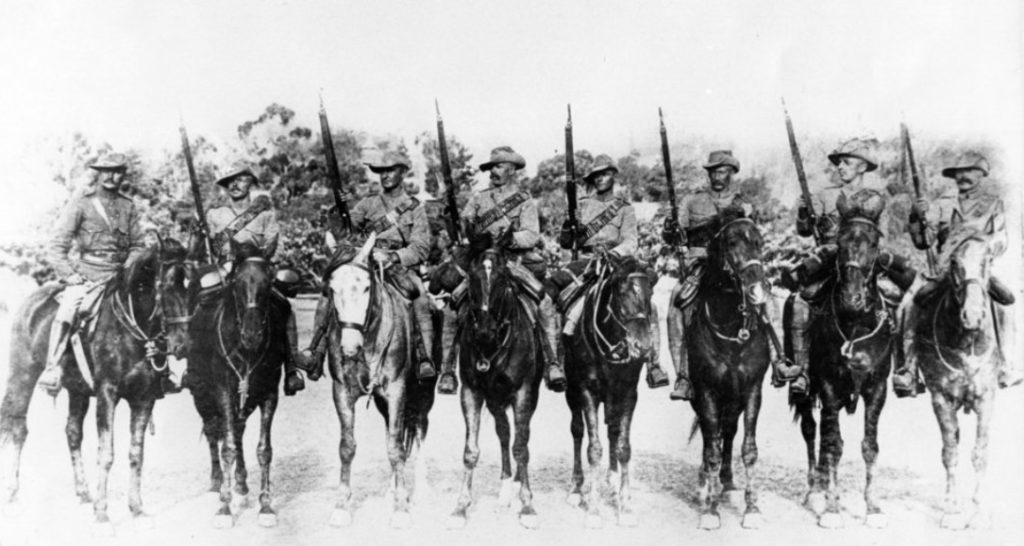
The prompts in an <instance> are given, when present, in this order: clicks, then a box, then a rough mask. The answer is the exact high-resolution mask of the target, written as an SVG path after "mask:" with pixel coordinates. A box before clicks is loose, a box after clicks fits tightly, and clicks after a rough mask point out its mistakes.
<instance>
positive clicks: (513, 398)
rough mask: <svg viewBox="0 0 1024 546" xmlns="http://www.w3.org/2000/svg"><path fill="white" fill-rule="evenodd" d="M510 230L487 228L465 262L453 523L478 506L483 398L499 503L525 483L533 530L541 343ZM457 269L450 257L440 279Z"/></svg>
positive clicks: (524, 518) (522, 493) (523, 495)
mask: <svg viewBox="0 0 1024 546" xmlns="http://www.w3.org/2000/svg"><path fill="white" fill-rule="evenodd" d="M511 238H512V232H511V230H506V231H505V233H504V234H502V235H501V236H499V237H498V239H497V241H495V240H493V238H492V236H491V235H490V234H488V233H483V234H479V235H475V236H474V237H473V239H472V240H471V241H470V244H469V246H468V247H467V248H466V249H464V254H463V256H462V257H461V258H460V259H459V262H460V263H461V267H462V269H464V270H465V271H466V277H467V278H466V281H465V282H466V285H465V286H466V292H465V295H464V297H463V301H462V302H461V303H460V304H459V308H458V319H459V326H458V330H457V332H456V343H457V344H458V351H459V377H460V378H461V379H462V389H461V391H460V397H461V402H462V414H463V416H464V417H465V420H466V443H465V449H464V452H463V456H462V462H463V465H464V466H465V471H464V474H463V478H462V487H461V489H460V492H459V499H458V502H457V504H456V506H455V511H454V512H452V514H451V516H450V517H449V520H448V526H449V527H450V528H462V527H464V526H465V525H466V517H467V510H468V509H469V506H470V505H471V504H472V503H473V491H472V485H473V469H474V468H476V464H477V462H478V461H479V460H480V446H479V436H480V417H481V409H482V407H483V405H484V403H486V404H487V409H488V411H490V412H491V415H493V416H494V427H495V429H496V431H497V434H498V441H499V442H500V443H501V479H502V484H501V493H500V495H499V497H498V502H499V503H500V504H502V505H508V504H509V503H511V500H512V494H513V484H518V486H519V499H520V501H522V508H521V510H520V512H519V522H520V524H522V525H523V526H525V527H528V528H534V527H536V526H537V524H538V523H539V521H538V518H537V512H536V511H535V510H534V509H533V492H532V491H531V490H530V479H529V473H528V472H527V464H528V462H529V460H530V452H529V447H528V445H529V441H530V419H531V418H532V417H533V412H534V410H536V409H537V398H538V387H539V385H540V380H541V367H540V365H539V362H540V359H539V356H538V353H537V352H538V351H539V350H540V345H539V340H538V339H537V338H536V336H535V334H534V330H535V329H534V327H533V324H534V321H535V320H536V319H537V317H536V315H537V308H536V305H534V304H533V303H532V302H529V301H527V300H525V299H524V298H527V297H529V296H526V294H525V293H524V291H523V289H522V288H521V287H520V286H519V281H517V280H516V279H515V277H514V276H513V274H512V272H511V271H510V270H509V268H510V267H514V266H512V265H511V264H510V263H509V262H510V260H511V257H510V256H508V255H507V253H506V249H507V248H508V247H509V245H510V243H511ZM459 267H460V266H456V265H455V264H454V263H453V262H449V263H448V264H445V265H444V266H442V267H440V268H438V270H437V272H436V273H435V279H439V280H440V279H445V278H448V279H449V280H454V279H458V278H460V277H461V276H460V275H458V274H454V272H455V270H456V269H459ZM454 284H457V281H454V282H443V281H442V282H437V281H434V282H432V283H431V289H432V290H435V289H444V290H449V291H451V290H453V289H454V288H455V286H453V285H454ZM509 406H511V407H512V410H513V415H514V420H515V427H516V436H515V445H514V446H513V447H512V452H511V454H512V456H513V457H515V460H516V474H515V478H514V479H513V477H512V463H511V459H510V457H509V440H510V432H511V431H510V429H509V421H508V415H507V414H506V411H507V409H508V407H509Z"/></svg>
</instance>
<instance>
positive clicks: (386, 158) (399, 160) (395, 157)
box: [363, 150, 412, 173]
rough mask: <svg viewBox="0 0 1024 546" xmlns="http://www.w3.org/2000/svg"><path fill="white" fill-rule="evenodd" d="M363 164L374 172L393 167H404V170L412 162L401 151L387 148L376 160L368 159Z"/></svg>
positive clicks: (409, 167) (409, 166) (407, 168)
mask: <svg viewBox="0 0 1024 546" xmlns="http://www.w3.org/2000/svg"><path fill="white" fill-rule="evenodd" d="M363 164H364V165H366V166H367V167H369V168H370V170H371V171H373V172H375V173H382V172H384V171H389V170H391V169H394V168H395V167H405V170H407V171H408V170H409V169H411V168H412V163H410V162H409V158H408V157H406V156H405V154H403V153H402V152H398V151H395V150H388V151H386V152H384V153H382V154H381V155H380V157H379V158H377V160H376V161H369V162H366V163H363Z"/></svg>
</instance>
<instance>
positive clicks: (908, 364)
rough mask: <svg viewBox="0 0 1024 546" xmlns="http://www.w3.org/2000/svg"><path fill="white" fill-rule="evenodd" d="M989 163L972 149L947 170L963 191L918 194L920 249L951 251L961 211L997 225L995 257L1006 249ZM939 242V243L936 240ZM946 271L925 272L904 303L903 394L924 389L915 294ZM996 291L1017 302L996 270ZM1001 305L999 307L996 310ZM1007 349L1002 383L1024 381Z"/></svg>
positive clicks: (975, 222) (915, 219)
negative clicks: (916, 347) (933, 196)
mask: <svg viewBox="0 0 1024 546" xmlns="http://www.w3.org/2000/svg"><path fill="white" fill-rule="evenodd" d="M989 170H990V167H989V162H988V159H986V158H985V156H983V155H981V154H980V153H977V152H974V151H967V152H964V153H963V154H961V155H960V157H958V158H957V160H956V163H954V164H953V165H952V166H950V167H946V168H945V169H943V170H942V176H944V177H946V178H950V179H952V180H954V181H956V188H957V193H956V194H955V195H949V194H946V195H943V196H942V197H940V198H939V199H938V201H937V203H936V206H935V207H932V206H930V205H929V203H928V201H927V200H926V199H924V198H922V199H918V200H917V201H916V202H915V203H914V205H913V206H912V207H911V209H910V219H909V223H910V226H909V227H910V237H911V240H913V242H914V246H915V247H917V248H918V249H920V250H928V249H930V248H932V245H933V244H934V247H935V249H936V250H937V254H938V255H939V256H945V255H946V253H945V252H944V251H946V250H948V249H946V248H944V247H945V243H946V240H947V238H948V237H949V235H950V225H951V223H952V219H953V216H954V215H959V217H960V219H961V220H962V221H963V224H964V225H966V226H969V227H976V228H978V229H979V230H982V229H984V228H985V226H987V225H988V224H991V226H992V228H993V232H992V234H991V235H990V237H991V239H990V243H989V245H990V249H991V252H992V255H993V256H996V257H998V256H1001V255H1002V254H1003V253H1004V252H1005V251H1006V246H1007V233H1006V215H1005V210H1004V206H1003V200H1002V199H1001V198H1000V197H999V195H998V193H997V191H996V189H995V188H992V187H991V186H990V185H989V184H987V183H986V182H985V180H986V178H987V177H988V174H989ZM933 241H934V243H933ZM946 267H948V265H947V264H942V263H940V264H939V269H940V270H944V269H945V268H946ZM940 278H941V274H938V275H934V276H928V277H924V276H919V277H918V278H917V279H915V281H914V284H913V285H911V287H910V289H909V290H907V293H906V295H905V296H904V298H903V301H902V302H901V304H900V315H899V316H900V320H901V324H902V325H903V352H904V355H905V358H904V361H903V365H902V366H900V367H898V368H897V369H896V370H895V371H894V372H893V377H892V385H893V391H894V392H895V393H896V395H897V396H900V397H903V396H916V395H917V394H918V393H919V392H922V391H923V385H922V384H921V381H920V379H919V377H918V362H917V356H916V352H915V351H912V350H911V347H912V345H913V342H914V336H915V335H916V332H915V326H916V324H917V322H918V320H917V313H918V306H917V305H916V304H915V302H914V298H915V297H918V295H919V294H922V293H929V292H931V291H934V290H935V289H936V288H937V283H938V279H940ZM988 289H989V291H990V293H992V294H993V296H994V297H993V304H996V303H997V302H996V300H1001V301H1002V302H1004V303H1005V302H1007V301H1012V296H1009V294H1011V292H1010V290H1009V289H1008V288H1007V287H1006V286H1005V285H1004V284H1003V283H1002V282H1001V281H999V280H998V279H997V278H996V277H995V276H994V275H993V276H992V277H991V282H990V286H989V287H988ZM996 311H997V310H996V309H993V310H992V312H993V313H995V312H996ZM998 330H999V332H998V333H999V334H1000V335H999V336H998V337H997V339H999V340H1005V339H1006V333H1005V324H1004V323H998ZM1000 350H1001V351H1003V352H1004V354H1003V355H1002V356H1003V357H1002V358H1000V359H999V386H1000V387H1003V388H1005V387H1011V386H1014V385H1017V384H1019V383H1021V382H1022V381H1024V374H1022V372H1021V370H1020V368H1019V366H1018V365H1016V364H1015V363H1014V362H1012V361H1011V360H1010V359H1008V358H1006V356H1005V349H1004V348H1003V347H1002V346H1000Z"/></svg>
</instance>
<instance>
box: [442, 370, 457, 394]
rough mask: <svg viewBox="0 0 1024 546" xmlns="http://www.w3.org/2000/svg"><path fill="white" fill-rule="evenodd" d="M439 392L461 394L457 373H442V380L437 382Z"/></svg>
mask: <svg viewBox="0 0 1024 546" xmlns="http://www.w3.org/2000/svg"><path fill="white" fill-rule="evenodd" d="M437 392H439V393H441V394H456V393H457V392H459V380H458V379H457V378H456V377H455V372H441V378H440V379H438V380H437Z"/></svg>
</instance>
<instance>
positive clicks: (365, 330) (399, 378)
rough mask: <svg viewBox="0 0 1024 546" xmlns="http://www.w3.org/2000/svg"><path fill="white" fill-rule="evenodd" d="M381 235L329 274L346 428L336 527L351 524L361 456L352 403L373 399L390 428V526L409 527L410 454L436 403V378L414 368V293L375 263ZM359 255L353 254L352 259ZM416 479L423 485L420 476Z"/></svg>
mask: <svg viewBox="0 0 1024 546" xmlns="http://www.w3.org/2000/svg"><path fill="white" fill-rule="evenodd" d="M375 242H376V235H375V234H371V235H370V237H369V238H368V239H367V240H366V241H365V242H364V243H363V245H362V247H361V248H359V249H358V251H356V250H355V249H354V248H351V249H342V250H341V251H340V252H339V255H345V254H347V256H351V259H348V260H345V263H342V264H341V265H339V266H337V267H336V268H333V270H332V271H330V272H329V273H328V285H329V286H330V292H331V299H332V301H333V304H334V311H335V312H334V313H331V318H330V320H331V328H330V330H329V332H330V344H329V350H328V353H327V354H328V362H329V363H330V370H331V377H333V378H334V406H335V409H336V410H337V412H338V420H339V422H340V423H341V442H340V445H339V447H338V453H339V457H340V459H341V486H340V487H339V492H338V500H337V503H336V504H335V507H334V512H333V513H332V515H331V525H334V526H347V525H349V524H351V522H352V508H353V507H352V486H351V483H350V482H351V478H352V460H353V459H354V458H355V454H356V439H355V404H356V401H358V400H359V398H360V397H362V396H364V395H365V396H370V397H372V398H373V401H374V403H375V405H376V406H377V410H378V411H379V412H380V414H381V415H382V416H383V417H384V420H385V422H386V425H387V451H388V459H389V461H390V462H391V472H392V477H391V480H392V485H393V487H394V489H393V493H394V505H393V508H394V512H393V514H392V516H391V526H392V527H395V528H405V527H408V526H409V525H410V523H411V521H412V520H411V518H410V516H409V497H410V496H409V490H408V488H407V487H406V483H405V463H406V460H407V458H408V456H409V453H410V451H411V450H414V449H416V450H417V451H418V448H419V446H420V445H421V444H422V442H423V441H424V439H425V438H426V434H427V425H428V422H427V416H428V413H429V411H430V408H431V407H432V406H433V403H434V384H435V383H436V379H430V380H426V381H419V380H417V378H416V370H415V367H414V366H413V365H412V364H413V362H414V359H413V356H414V355H413V348H414V344H413V342H412V339H413V338H412V334H413V332H412V328H413V317H412V309H411V307H410V303H409V302H410V301H411V300H412V299H414V298H415V295H414V294H410V293H406V292H403V291H402V290H401V289H400V288H399V287H398V286H396V282H395V281H392V280H389V275H390V274H391V273H390V272H389V271H387V270H383V269H382V268H381V266H380V265H379V264H378V263H377V262H376V261H375V260H374V259H373V254H372V250H373V247H374V243H375ZM353 254H354V256H353ZM417 470H418V472H417V476H416V478H417V482H418V483H420V484H421V485H425V483H426V482H425V477H424V476H423V471H424V470H425V468H422V467H421V468H418V469H417Z"/></svg>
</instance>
